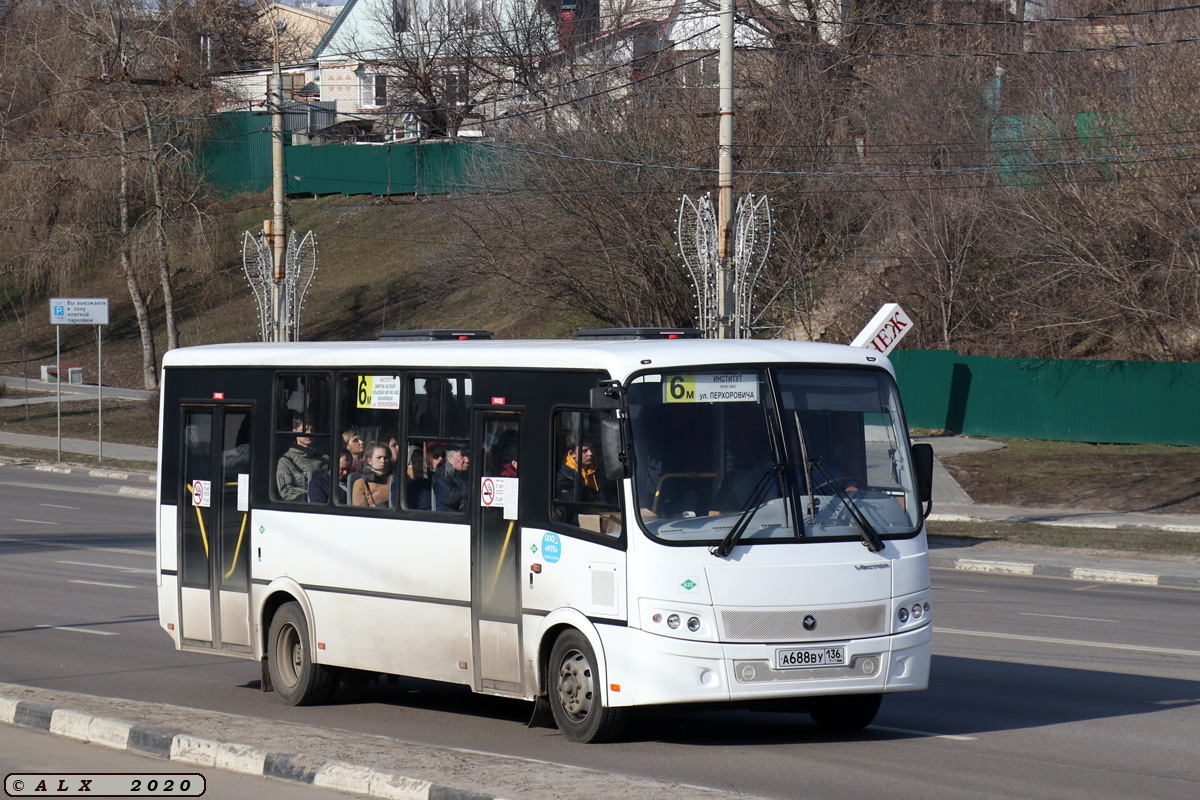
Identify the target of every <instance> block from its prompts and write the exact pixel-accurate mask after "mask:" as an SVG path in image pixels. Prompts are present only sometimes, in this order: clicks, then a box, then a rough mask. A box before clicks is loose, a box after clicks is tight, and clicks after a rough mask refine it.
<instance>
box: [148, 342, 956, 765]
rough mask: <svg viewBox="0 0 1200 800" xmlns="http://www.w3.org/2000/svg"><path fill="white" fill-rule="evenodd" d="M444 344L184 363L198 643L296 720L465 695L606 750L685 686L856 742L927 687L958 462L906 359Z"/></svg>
mask: <svg viewBox="0 0 1200 800" xmlns="http://www.w3.org/2000/svg"><path fill="white" fill-rule="evenodd" d="M423 333H424V334H427V336H425V337H419V336H411V335H406V334H403V333H398V334H396V335H393V336H391V340H386V341H379V342H340V343H304V344H230V345H214V346H205V347H191V348H184V349H178V350H173V351H171V352H169V353H168V354H167V355H166V357H165V359H164V365H163V375H162V394H161V396H162V410H161V418H160V419H161V423H160V424H161V429H160V432H159V442H160V459H159V482H158V486H159V490H158V491H159V497H158V517H157V573H158V603H159V615H160V620H161V624H162V626H163V628H164V629H165V630H166V631H167V632H168V633H169V635H170V636H171V638H172V639H173V640H174V642H175V646H176V647H177V648H179V649H182V650H192V651H203V652H216V653H223V654H225V655H230V656H236V657H241V658H249V659H257V660H259V661H260V662H261V665H262V686H263V689H264V690H265V691H270V690H273V691H274V692H275V693H276V694H277V695H278V696H279V698H280V700H282V701H283V702H285V703H288V704H293V705H299V704H313V703H320V702H323V701H326V700H329V699H330V698H331V697H339V696H340V697H346V696H349V695H350V694H351V693H352V692H353V691H354V690H355V689H356V688H358V687H361V686H362V684H363V683H365V681H367V680H368V679H369V678H370V677H372V676H377V675H381V674H383V675H402V676H411V677H417V678H423V679H432V680H437V681H446V682H450V683H457V684H464V685H466V686H469V687H471V688H472V689H473V690H474V691H476V692H483V693H486V694H493V695H500V696H504V697H513V698H523V699H526V700H531V701H534V702H535V703H536V705H535V716H537V715H538V713H540V712H542V711H544V710H545V707H546V705H547V704H548V705H549V710H550V711H551V712H552V713H553V718H554V721H555V723H556V724H557V726H558V727H559V729H560V730H561V731H562V733H563V735H565V736H566V737H567V738H568V739H570V740H573V741H580V742H591V741H600V740H605V739H611V738H613V737H615V736H616V735H618V733H619V731H620V729H621V726H622V724H623V721H624V719H625V718H626V716H627V713H628V710H629V709H630V708H632V707H634V706H653V705H660V704H668V703H695V704H701V703H744V704H748V705H753V706H758V707H765V708H770V709H795V710H801V711H807V713H808V714H809V715H810V716H811V717H812V719H813V720H814V721H815V722H816V723H817V724H818V725H820V726H822V727H827V728H833V729H840V730H849V729H856V728H861V727H863V726H866V725H867V724H869V723H870V722H871V721H872V720H873V719H874V717H875V714H876V711H877V710H878V708H879V704H880V700H881V697H882V695H883V694H886V693H890V692H903V691H914V690H920V689H924V688H926V685H927V683H928V677H929V663H930V649H931V638H932V637H931V621H930V583H929V566H928V552H927V546H926V538H925V531H924V518H925V516H927V515H928V508H929V500H930V498H929V494H930V485H931V475H932V462H933V457H932V451H931V450H930V449H929V447H928V445H911V444H910V442H909V438H908V433H907V428H906V425H905V421H904V414H903V412H902V410H901V407H900V397H899V394H898V392H897V389H896V383H895V380H894V376H893V373H892V370H891V366H890V364H889V362H888V361H887V359H886V358H884V357H882V356H879V355H878V354H876V353H874V352H873V351H870V350H863V349H858V348H851V347H843V346H837V345H823V344H808V343H795V342H783V341H711V340H700V339H693V338H679V339H669V338H667V337H665V336H663V335H661V332H659V331H655V330H647V329H631V330H624V329H623V330H622V331H619V332H617V333H612V334H609V333H604V332H588V333H587V334H585V335H584V336H583V337H581V338H577V339H573V340H563V341H489V340H486V339H485V338H484V337H482V336H480V335H479V334H478V333H474V334H469V335H468V334H463V336H462V337H461V338H467V339H470V340H466V341H460V340H457V339H458V337H455V338H454V339H451V340H445V339H444V338H441V339H439V336H440V334H439V333H438V332H423ZM581 333H582V332H581ZM614 336H616V337H625V338H624V339H622V338H611V337H614ZM605 337H609V338H605ZM418 338H428V339H430V340H429V341H416V340H415V339H418ZM651 339H663V340H661V341H654V340H651Z"/></svg>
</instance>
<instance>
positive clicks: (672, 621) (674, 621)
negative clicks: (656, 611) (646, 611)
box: [667, 614, 679, 630]
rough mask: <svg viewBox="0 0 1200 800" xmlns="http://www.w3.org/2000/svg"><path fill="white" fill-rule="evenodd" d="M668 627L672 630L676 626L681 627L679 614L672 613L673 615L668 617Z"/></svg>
mask: <svg viewBox="0 0 1200 800" xmlns="http://www.w3.org/2000/svg"><path fill="white" fill-rule="evenodd" d="M667 627H668V628H670V629H671V630H674V629H675V628H678V627H679V615H678V614H672V615H671V616H669V617H667Z"/></svg>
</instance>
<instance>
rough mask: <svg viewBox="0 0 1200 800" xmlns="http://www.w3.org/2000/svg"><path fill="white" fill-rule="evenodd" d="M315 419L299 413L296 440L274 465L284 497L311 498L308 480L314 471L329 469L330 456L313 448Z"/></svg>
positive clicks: (295, 418)
mask: <svg viewBox="0 0 1200 800" xmlns="http://www.w3.org/2000/svg"><path fill="white" fill-rule="evenodd" d="M312 429H313V425H312V419H311V418H310V417H306V416H302V415H299V414H298V415H296V416H295V417H294V418H293V420H292V431H293V432H294V433H295V434H296V442H295V444H293V445H292V446H291V447H289V448H288V449H287V450H286V451H285V452H284V454H283V455H282V456H280V457H279V461H278V462H277V463H276V465H275V488H276V489H277V490H278V492H279V498H280V499H281V500H305V501H307V500H308V483H309V481H310V480H311V479H312V476H313V474H314V473H319V472H327V471H328V466H329V458H328V456H326V455H324V454H323V453H318V452H317V451H316V449H314V448H313V437H312Z"/></svg>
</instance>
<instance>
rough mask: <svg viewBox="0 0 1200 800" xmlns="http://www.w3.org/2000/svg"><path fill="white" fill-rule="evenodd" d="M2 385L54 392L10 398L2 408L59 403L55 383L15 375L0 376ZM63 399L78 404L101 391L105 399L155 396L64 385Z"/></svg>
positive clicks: (139, 391)
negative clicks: (28, 404)
mask: <svg viewBox="0 0 1200 800" xmlns="http://www.w3.org/2000/svg"><path fill="white" fill-rule="evenodd" d="M0 383H3V384H4V385H6V386H11V387H12V388H13V389H15V390H24V389H25V388H26V387H28V388H29V390H30V391H35V392H53V394H49V395H37V396H35V397H29V398H25V397H9V398H6V399H4V400H0V406H20V405H25V403H27V402H28V403H54V402H57V401H58V391H59V384H57V383H55V382H54V381H43V380H40V379H34V378H30V379H29V380H26V379H25V378H22V377H19V376H13V375H0ZM61 388H62V399H63V402H64V403H66V402H68V401H69V402H76V401H79V400H95V399H96V396H97V395H98V394H100V391H101V389H103V391H104V399H105V400H109V399H119V400H148V399H150V398H151V397H153V396H154V394H155V393H154V392H153V391H150V390H148V389H123V388H121V387H118V386H104V387H100V386H96V384H94V383H67V382H66V381H63V383H62V387H61Z"/></svg>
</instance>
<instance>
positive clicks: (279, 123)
mask: <svg viewBox="0 0 1200 800" xmlns="http://www.w3.org/2000/svg"><path fill="white" fill-rule="evenodd" d="M272 28H273V29H274V31H275V47H274V51H275V52H274V56H275V63H274V66H273V67H272V68H271V80H272V81H273V83H274V86H273V87H272V98H271V106H272V108H271V170H272V176H273V180H272V184H273V185H272V190H273V196H274V197H273V199H274V202H273V204H272V205H273V209H272V210H273V215H272V219H271V224H270V225H269V226H266V227H267V228H268V229H267V231H266V233H267V236H268V237H269V238H270V242H271V252H272V261H273V264H274V267H275V275H274V277H275V280H274V281H273V283H272V284H271V306H272V308H274V309H275V326H274V331H273V336H272V338H273V339H274V341H276V342H283V341H287V322H286V320H285V318H284V317H285V312H286V309H285V308H284V300H285V296H286V292H285V291H284V287H283V279H284V274H285V271H286V268H287V265H286V264H285V263H284V246H285V243H286V242H287V236H286V233H287V231H286V230H285V222H284V216H283V190H284V183H283V77H282V75H281V74H280V71H279V26H278V25H273V26H272Z"/></svg>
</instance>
